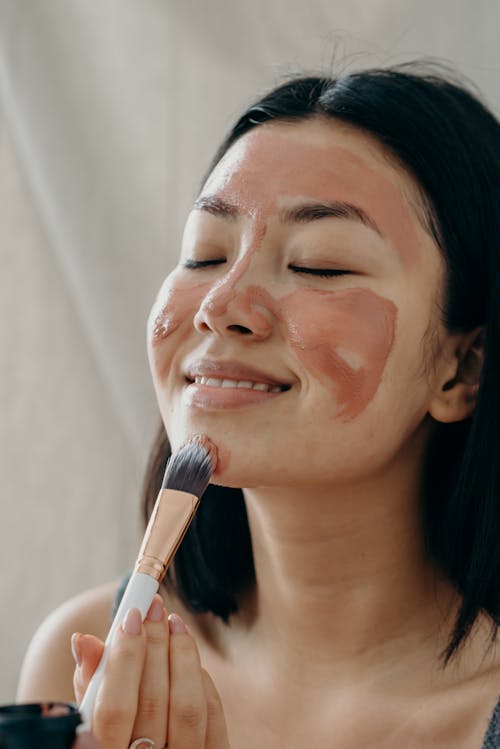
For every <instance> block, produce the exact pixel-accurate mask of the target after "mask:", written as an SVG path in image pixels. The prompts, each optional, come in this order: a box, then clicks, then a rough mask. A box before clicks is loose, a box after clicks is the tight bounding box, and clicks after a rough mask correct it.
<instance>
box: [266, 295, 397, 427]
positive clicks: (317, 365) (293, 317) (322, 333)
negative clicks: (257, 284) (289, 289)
mask: <svg viewBox="0 0 500 749" xmlns="http://www.w3.org/2000/svg"><path fill="white" fill-rule="evenodd" d="M280 310H281V315H282V318H283V321H284V323H285V325H286V326H287V328H288V334H289V338H290V341H291V344H292V346H293V348H294V349H295V351H296V353H297V355H298V357H299V359H300V360H301V362H302V364H303V365H304V367H305V368H306V369H307V370H308V371H309V372H310V373H311V374H312V376H313V377H315V378H316V379H318V380H319V381H320V382H322V383H325V384H326V385H327V386H328V387H329V388H330V389H331V392H332V398H334V400H335V401H336V403H338V405H339V411H338V412H337V414H336V418H341V419H342V421H350V420H352V419H354V418H356V416H358V415H359V414H360V413H362V412H363V411H364V410H365V409H366V407H367V406H368V405H369V403H370V402H371V400H372V399H373V398H374V396H375V394H376V392H377V390H378V387H379V385H380V381H381V379H382V373H383V371H384V368H385V364H386V361H387V359H388V357H389V354H390V352H391V349H392V347H393V344H394V336H395V327H396V317H397V308H396V306H395V305H394V303H393V302H391V301H390V300H388V299H384V298H383V297H380V296H378V295H377V294H375V293H374V292H372V291H370V290H369V289H348V290H343V291H337V292H332V291H318V290H311V289H302V290H300V291H296V292H293V293H292V294H289V295H288V296H287V297H284V298H283V299H281V300H280Z"/></svg>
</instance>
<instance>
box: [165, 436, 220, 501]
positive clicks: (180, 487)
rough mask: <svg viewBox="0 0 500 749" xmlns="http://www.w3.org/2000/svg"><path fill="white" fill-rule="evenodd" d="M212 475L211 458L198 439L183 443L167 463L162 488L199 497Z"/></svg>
mask: <svg viewBox="0 0 500 749" xmlns="http://www.w3.org/2000/svg"><path fill="white" fill-rule="evenodd" d="M211 475H212V459H211V456H210V454H209V452H208V450H207V449H206V448H205V446H204V445H202V444H201V443H200V442H199V441H198V440H193V441H192V442H188V443H187V444H185V445H183V446H182V447H181V448H180V450H178V452H176V453H174V454H173V455H172V456H171V457H170V460H169V461H168V463H167V468H166V470H165V476H164V477H163V483H162V489H177V491H181V492H187V493H188V494H194V495H195V497H198V498H199V497H201V495H202V494H203V493H204V491H205V489H206V488H207V486H208V483H209V481H210V476H211Z"/></svg>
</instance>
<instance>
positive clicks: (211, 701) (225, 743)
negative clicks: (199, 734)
mask: <svg viewBox="0 0 500 749" xmlns="http://www.w3.org/2000/svg"><path fill="white" fill-rule="evenodd" d="M201 676H202V679H203V688H204V690H205V699H206V701H207V730H206V735H205V747H204V749H229V739H228V736H227V726H226V719H225V717H224V708H223V706H222V700H221V698H220V696H219V693H218V691H217V689H216V687H215V684H214V683H213V681H212V679H211V677H210V674H209V673H208V671H205V669H204V668H202V669H201Z"/></svg>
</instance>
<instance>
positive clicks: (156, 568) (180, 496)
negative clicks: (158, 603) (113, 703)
mask: <svg viewBox="0 0 500 749" xmlns="http://www.w3.org/2000/svg"><path fill="white" fill-rule="evenodd" d="M216 464H217V451H216V448H215V446H214V445H213V444H212V442H210V440H209V439H208V437H205V436H204V435H202V436H200V435H197V436H196V437H193V438H191V439H190V440H189V441H188V442H186V443H185V444H184V445H183V446H182V447H181V448H180V449H179V450H178V451H177V452H176V453H175V454H174V455H172V456H171V458H170V460H169V461H168V463H167V467H166V470H165V476H164V478H163V482H162V485H161V489H160V491H159V493H158V498H157V500H156V503H155V506H154V509H153V512H152V514H151V517H150V519H149V523H148V527H147V528H146V532H145V534H144V539H143V541H142V545H141V548H140V551H139V555H138V557H137V561H136V563H135V567H134V571H133V573H132V576H131V578H130V580H129V582H128V585H127V587H126V588H125V592H124V594H123V597H122V599H121V602H120V605H119V607H118V611H117V612H116V615H115V618H114V619H113V623H112V625H111V629H110V630H109V633H108V636H107V638H106V642H105V645H104V652H103V655H102V658H101V661H100V663H99V665H98V667H97V669H96V670H95V672H94V675H93V676H92V679H91V680H90V682H89V685H88V687H87V691H86V692H85V696H84V698H83V700H82V702H81V704H80V708H79V709H80V713H81V715H82V720H83V724H82V726H81V727H79V731H80V730H90V727H91V722H92V713H93V710H94V703H95V699H96V695H97V691H98V689H99V686H100V684H101V681H102V676H103V673H104V667H105V665H106V661H107V658H108V653H109V645H110V643H111V641H112V639H113V637H114V634H115V632H116V630H117V629H118V627H119V626H120V625H121V623H122V622H123V620H124V618H125V614H126V613H127V611H128V610H129V609H132V608H137V609H139V611H140V612H141V615H142V619H143V621H144V619H145V618H146V614H147V613H148V609H149V607H150V605H151V602H152V600H153V598H154V596H155V593H156V592H157V591H158V588H159V587H160V583H161V581H162V580H163V578H164V577H165V573H166V571H167V569H168V566H169V564H170V563H171V561H172V559H173V558H174V555H175V552H176V551H177V549H178V548H179V545H180V543H181V541H182V539H183V538H184V534H185V533H186V531H187V529H188V527H189V525H190V523H191V521H192V519H193V517H194V515H195V513H196V510H197V509H198V505H199V504H200V500H199V498H200V497H201V495H202V494H203V492H204V491H205V489H206V488H207V486H208V483H209V481H210V476H211V475H212V472H213V471H214V469H215V466H216Z"/></svg>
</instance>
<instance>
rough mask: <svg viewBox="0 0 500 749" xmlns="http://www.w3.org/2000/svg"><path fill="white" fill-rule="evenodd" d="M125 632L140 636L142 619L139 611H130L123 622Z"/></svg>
mask: <svg viewBox="0 0 500 749" xmlns="http://www.w3.org/2000/svg"><path fill="white" fill-rule="evenodd" d="M122 627H123V631H124V632H126V633H127V634H128V635H140V634H141V629H142V617H141V612H140V611H139V609H129V610H128V611H127V613H126V614H125V619H124V620H123V624H122Z"/></svg>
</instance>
